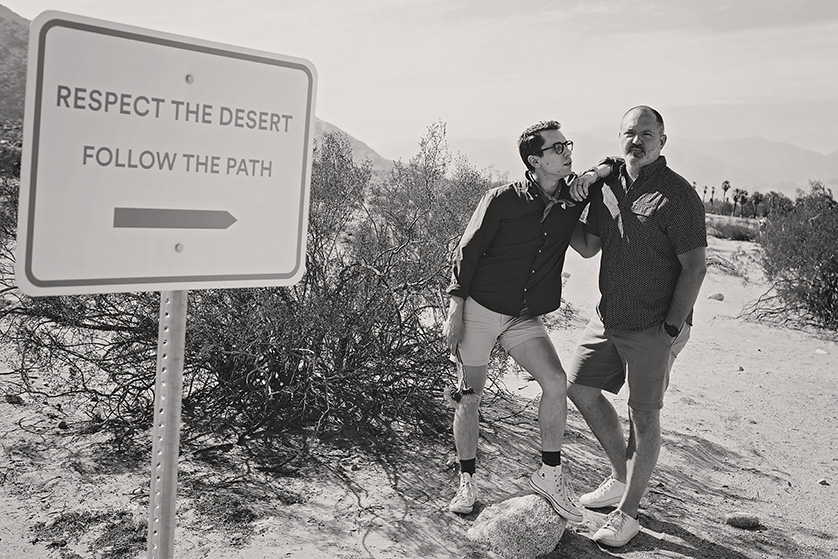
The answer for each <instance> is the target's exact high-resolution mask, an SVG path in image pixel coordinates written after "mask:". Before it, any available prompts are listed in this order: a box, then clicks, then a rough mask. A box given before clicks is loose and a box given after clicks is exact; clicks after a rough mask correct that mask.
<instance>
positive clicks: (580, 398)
mask: <svg viewBox="0 0 838 559" xmlns="http://www.w3.org/2000/svg"><path fill="white" fill-rule="evenodd" d="M601 395H602V391H601V390H600V389H599V388H593V387H591V386H585V385H583V384H575V383H570V384H568V385H567V397H568V398H570V401H571V402H573V404H574V405H575V406H576V407H577V408H579V409H583V408H588V407H590V406H592V405H593V404H594V403H595V402H596V400H597V399H598V398H599V397H600V396H601Z"/></svg>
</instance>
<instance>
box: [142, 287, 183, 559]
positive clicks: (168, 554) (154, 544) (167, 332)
mask: <svg viewBox="0 0 838 559" xmlns="http://www.w3.org/2000/svg"><path fill="white" fill-rule="evenodd" d="M188 293H189V292H188V291H163V292H161V293H160V329H159V332H158V337H157V382H156V383H155V391H154V394H155V396H154V426H153V428H152V436H153V442H152V449H151V491H150V497H149V512H148V559H171V558H172V557H173V556H174V555H173V554H174V544H175V505H176V501H177V466H178V454H179V452H178V448H179V445H180V404H181V395H182V390H183V352H184V344H185V340H186V303H187V294H188Z"/></svg>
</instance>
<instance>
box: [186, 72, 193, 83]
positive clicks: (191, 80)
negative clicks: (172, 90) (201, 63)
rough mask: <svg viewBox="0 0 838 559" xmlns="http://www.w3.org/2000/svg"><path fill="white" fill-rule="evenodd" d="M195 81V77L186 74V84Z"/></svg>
mask: <svg viewBox="0 0 838 559" xmlns="http://www.w3.org/2000/svg"><path fill="white" fill-rule="evenodd" d="M194 81H195V76H193V75H192V74H186V83H192V82H194Z"/></svg>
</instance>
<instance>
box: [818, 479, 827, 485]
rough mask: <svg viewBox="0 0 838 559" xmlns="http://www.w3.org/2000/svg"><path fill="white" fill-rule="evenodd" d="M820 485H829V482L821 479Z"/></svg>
mask: <svg viewBox="0 0 838 559" xmlns="http://www.w3.org/2000/svg"><path fill="white" fill-rule="evenodd" d="M818 483H819V484H821V485H829V482H828V481H826V480H825V479H819V480H818Z"/></svg>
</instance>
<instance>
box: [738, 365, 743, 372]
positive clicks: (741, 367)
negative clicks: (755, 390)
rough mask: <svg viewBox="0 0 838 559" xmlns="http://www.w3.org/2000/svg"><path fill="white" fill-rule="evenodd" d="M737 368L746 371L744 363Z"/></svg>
mask: <svg viewBox="0 0 838 559" xmlns="http://www.w3.org/2000/svg"><path fill="white" fill-rule="evenodd" d="M737 370H738V371H744V370H745V367H743V366H742V365H739V368H738V369H737Z"/></svg>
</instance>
